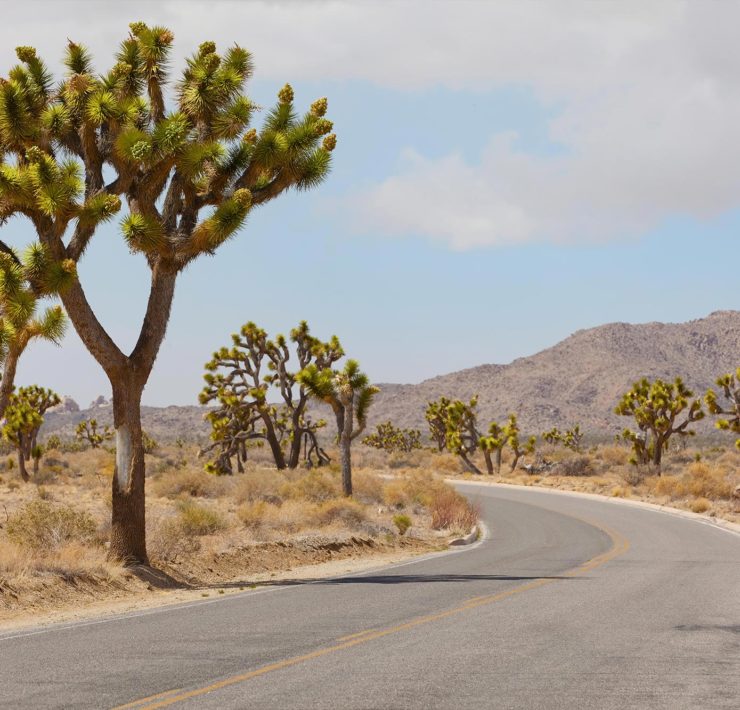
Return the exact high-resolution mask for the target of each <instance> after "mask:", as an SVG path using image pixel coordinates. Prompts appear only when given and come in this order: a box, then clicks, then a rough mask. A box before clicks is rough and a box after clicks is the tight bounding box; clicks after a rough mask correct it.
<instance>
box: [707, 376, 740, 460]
mask: <svg viewBox="0 0 740 710" xmlns="http://www.w3.org/2000/svg"><path fill="white" fill-rule="evenodd" d="M716 384H717V386H718V387H719V389H720V392H721V395H722V396H723V397H724V401H723V402H720V397H718V396H717V393H716V392H715V391H714V390H709V391H708V392H707V394H706V395H705V397H704V401H705V402H706V405H707V409H708V410H709V412H710V413H711V414H714V415H717V416H719V417H720V418H719V419H718V420H717V422H716V424H715V426H716V427H717V429H721V430H723V431H730V432H732V433H734V434H737V435H738V438H737V439H735V446H736V447H737V448H738V449H740V367H738V368H737V370H735V372H728V373H726V374H724V375H722V376H721V377H718V378H717V382H716Z"/></svg>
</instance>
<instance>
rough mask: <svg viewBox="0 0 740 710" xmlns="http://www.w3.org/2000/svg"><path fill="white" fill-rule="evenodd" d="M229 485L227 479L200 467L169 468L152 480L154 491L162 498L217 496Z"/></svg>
mask: <svg viewBox="0 0 740 710" xmlns="http://www.w3.org/2000/svg"><path fill="white" fill-rule="evenodd" d="M227 487H228V482H227V481H225V480H224V479H222V478H219V477H217V476H212V475H210V474H208V473H206V472H205V471H202V470H200V469H185V470H173V469H167V471H165V472H163V473H160V474H159V475H158V476H157V477H156V478H154V479H153V480H152V488H153V489H154V493H155V494H156V495H158V496H160V497H161V498H177V497H178V496H181V495H183V494H186V495H190V496H193V497H194V498H217V497H218V496H220V495H223V494H224V492H225V491H226V489H227Z"/></svg>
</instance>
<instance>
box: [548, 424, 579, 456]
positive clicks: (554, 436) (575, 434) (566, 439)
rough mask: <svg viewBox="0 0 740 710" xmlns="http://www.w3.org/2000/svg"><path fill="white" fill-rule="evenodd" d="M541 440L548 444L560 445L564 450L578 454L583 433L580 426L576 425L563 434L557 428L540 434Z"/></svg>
mask: <svg viewBox="0 0 740 710" xmlns="http://www.w3.org/2000/svg"><path fill="white" fill-rule="evenodd" d="M542 439H543V440H544V441H546V442H547V443H548V444H553V445H555V444H561V445H562V446H564V447H565V448H566V449H570V450H571V451H575V452H576V453H579V452H580V451H581V443H582V442H583V432H582V431H581V425H580V424H576V425H575V426H574V427H573V428H572V429H566V430H565V431H564V432H562V431H560V429H558V428H557V427H553V428H552V429H550V430H549V431H546V432H544V433H543V434H542Z"/></svg>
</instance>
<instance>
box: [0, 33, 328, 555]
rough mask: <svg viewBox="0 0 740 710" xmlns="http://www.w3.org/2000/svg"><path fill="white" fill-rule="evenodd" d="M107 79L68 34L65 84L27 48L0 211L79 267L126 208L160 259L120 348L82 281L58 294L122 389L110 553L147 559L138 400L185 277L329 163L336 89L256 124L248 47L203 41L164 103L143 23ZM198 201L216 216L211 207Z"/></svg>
mask: <svg viewBox="0 0 740 710" xmlns="http://www.w3.org/2000/svg"><path fill="white" fill-rule="evenodd" d="M130 30H131V31H130V34H129V36H128V37H127V38H126V39H125V40H124V41H123V42H122V44H121V46H120V49H119V51H118V54H117V56H116V63H115V65H114V66H113V68H112V69H111V70H110V71H108V72H107V73H104V74H97V73H96V72H95V70H94V69H93V65H92V61H91V58H90V55H89V53H88V51H87V50H86V49H85V48H84V47H83V46H82V45H80V44H76V43H74V42H69V44H68V47H67V51H66V56H65V58H64V63H65V65H66V67H67V72H66V75H65V77H64V79H63V80H62V81H61V83H60V84H58V85H56V86H55V85H54V84H53V82H52V78H51V76H50V74H49V72H48V70H47V69H46V67H45V65H44V64H43V62H42V61H41V59H40V58H39V57H38V56H37V54H36V51H35V50H34V49H33V48H31V47H19V48H18V49H17V50H16V53H17V55H18V58H19V60H20V62H21V63H20V64H19V65H18V66H16V67H14V68H13V69H11V71H10V74H9V76H8V78H7V79H2V80H0V204H2V216H3V217H7V216H10V215H23V216H25V217H27V218H28V219H29V220H30V221H31V223H32V224H33V226H34V227H35V229H36V232H37V234H38V236H39V239H40V242H41V244H42V245H43V247H44V248H45V250H46V252H47V253H48V256H49V258H50V259H52V260H53V261H54V262H55V263H56V264H57V265H59V266H60V268H61V267H62V266H64V265H66V267H67V268H68V270H69V271H74V267H75V265H76V264H77V262H78V261H79V259H80V258H81V257H82V256H83V254H84V253H85V251H86V249H87V247H88V245H89V244H90V240H91V239H92V237H93V236H94V235H95V233H96V231H97V228H98V226H99V225H100V224H101V223H103V222H105V221H107V220H109V219H111V218H112V217H113V216H114V215H115V214H116V213H118V212H119V211H120V210H121V207H122V203H125V204H126V206H127V214H126V215H125V216H124V218H123V220H122V223H121V227H122V232H123V237H124V239H125V241H126V243H127V244H128V246H129V248H130V250H131V251H132V252H135V253H138V254H141V255H143V257H144V259H145V260H146V263H147V265H148V266H149V268H150V270H151V284H150V287H149V298H148V303H147V308H146V312H145V315H144V319H143V323H142V325H141V330H140V333H139V337H138V340H137V342H136V344H135V346H134V348H133V350H132V351H131V352H130V353H125V352H124V351H123V350H122V349H121V348H120V347H119V346H118V345H117V344H116V343H115V342H114V341H113V339H112V338H111V337H110V335H109V334H108V333H107V331H106V330H105V328H104V327H103V326H102V325H101V323H100V321H99V320H98V318H97V316H96V314H95V312H94V311H93V309H92V307H91V306H90V304H89V302H88V300H87V296H86V294H85V291H84V289H83V286H82V283H81V282H80V281H79V279H78V278H77V277H76V275H75V277H74V278H73V279H71V283H70V284H69V285H68V287H67V288H66V289H64V290H63V291H62V293H61V298H62V302H63V304H64V307H65V308H66V310H67V314H68V315H69V318H70V320H71V321H72V323H73V325H74V327H75V330H76V331H77V333H78V334H79V336H80V338H81V339H82V341H83V342H84V344H85V346H86V347H87V349H88V350H89V351H90V353H91V354H92V355H93V356H94V357H95V359H96V360H97V361H98V363H99V364H100V366H101V367H102V368H103V370H104V371H105V373H106V375H107V376H108V379H109V380H110V383H111V388H112V391H113V418H114V428H115V432H116V466H115V474H114V476H113V483H112V488H113V492H112V501H113V503H112V511H113V512H112V527H111V544H110V555H111V556H112V557H114V558H118V559H122V560H124V561H127V562H146V561H147V553H146V540H145V532H144V530H145V525H144V449H143V444H142V431H141V416H140V401H141V395H142V391H143V389H144V386H145V385H146V383H147V380H148V378H149V374H150V373H151V370H152V367H153V365H154V361H155V359H156V357H157V354H158V352H159V348H160V346H161V344H162V340H163V338H164V335H165V331H166V328H167V322H168V320H169V316H170V309H171V305H172V300H173V296H174V292H175V282H176V280H177V276H178V274H179V273H180V272H181V271H182V270H183V269H184V268H185V267H186V266H187V265H188V264H190V263H191V262H192V261H193V260H195V259H197V258H198V257H200V256H202V255H204V254H208V255H210V254H213V253H214V252H215V251H216V250H217V249H218V247H219V246H220V245H221V244H223V243H224V242H225V241H226V240H227V239H228V238H229V237H230V236H232V235H233V234H234V233H236V232H237V230H238V229H239V228H240V227H241V226H242V225H243V224H244V221H245V220H246V218H247V215H248V214H249V212H250V210H251V209H253V208H254V207H255V206H257V205H261V204H263V203H265V202H268V201H270V200H272V199H274V198H275V197H277V196H278V195H280V194H281V193H282V192H284V191H285V190H287V189H288V188H290V187H296V188H298V189H308V188H311V187H313V186H315V185H317V184H318V183H320V182H321V181H322V180H323V178H324V176H325V175H326V174H327V172H328V170H329V164H330V152H331V150H332V149H333V148H334V146H335V144H336V137H335V136H334V135H333V134H331V133H330V132H331V128H332V124H331V122H330V121H328V120H327V119H326V118H324V114H325V113H326V107H327V102H326V99H319V100H318V101H315V102H314V103H313V104H312V105H311V108H310V110H309V111H308V112H307V113H305V114H304V115H302V116H298V115H297V114H296V112H295V109H294V105H293V90H292V89H291V87H290V86H289V85H286V86H285V87H283V88H282V89H281V90H280V92H279V94H278V103H277V105H276V106H275V107H274V108H273V109H272V110H271V111H269V112H268V113H267V116H266V118H265V121H264V124H263V126H262V129H261V130H260V131H259V132H258V131H257V130H255V129H254V128H249V123H250V119H251V116H252V113H253V111H254V108H255V107H254V104H253V103H252V102H251V101H250V100H249V98H248V97H247V96H246V95H245V94H244V87H245V83H246V81H247V79H248V78H249V76H250V75H251V72H252V61H251V57H250V54H249V52H247V51H246V50H244V49H242V48H241V47H239V46H232V47H230V48H229V49H228V50H227V51H226V52H225V53H224V54H223V55H219V54H217V53H216V47H215V45H214V43H213V42H204V43H203V44H201V45H200V47H199V48H198V50H197V51H196V52H195V54H193V55H192V56H191V57H190V58H189V59H188V60H187V65H186V67H185V69H184V71H183V72H182V75H181V77H180V80H179V81H178V82H177V84H176V85H175V86H174V87H173V91H172V92H171V96H172V105H171V106H170V105H168V103H167V102H166V101H165V92H166V91H167V89H166V84H167V66H168V56H169V53H170V48H171V45H172V42H173V35H172V33H171V32H170V31H169V30H167V29H166V28H163V27H148V26H147V25H145V24H144V23H141V22H136V23H133V24H132V25H130ZM204 211H205V212H206V213H205V214H204Z"/></svg>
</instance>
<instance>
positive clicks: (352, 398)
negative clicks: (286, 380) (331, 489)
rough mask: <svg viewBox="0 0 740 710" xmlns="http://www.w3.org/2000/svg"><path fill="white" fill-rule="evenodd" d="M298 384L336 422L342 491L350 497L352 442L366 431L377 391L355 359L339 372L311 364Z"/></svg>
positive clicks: (302, 373) (302, 374)
mask: <svg viewBox="0 0 740 710" xmlns="http://www.w3.org/2000/svg"><path fill="white" fill-rule="evenodd" d="M296 379H297V381H298V382H299V383H300V384H301V385H303V386H304V387H305V388H306V391H307V392H308V393H309V395H310V396H312V397H315V398H316V399H319V400H321V401H323V402H326V403H327V404H328V405H329V406H330V407H331V408H332V410H333V412H334V416H335V417H336V420H337V439H338V442H339V457H340V461H341V465H342V490H343V492H344V495H346V496H351V495H352V458H351V451H350V450H351V446H352V441H353V440H354V439H356V438H357V437H358V436H359V435H360V434H361V433H362V432H363V430H364V429H365V425H366V422H367V410H368V409H369V407H370V405H371V404H372V401H373V398H374V397H375V395H376V393H377V392H379V391H380V390H379V389H378V388H377V387H374V386H373V385H371V384H370V381H369V380H368V377H367V375H366V374H365V373H364V372H361V371H360V363H358V362H357V360H347V362H346V363H345V365H344V368H342V369H341V370H332V369H328V368H323V369H322V368H320V367H318V366H317V365H316V363H311V364H310V365H308V366H307V367H306V368H304V369H303V370H301V371H300V372H299V373H298V376H297V378H296Z"/></svg>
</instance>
